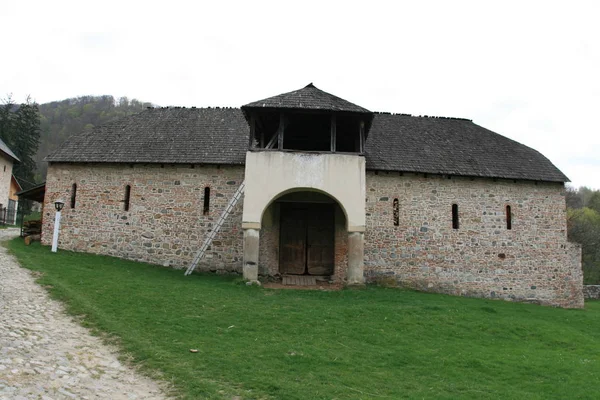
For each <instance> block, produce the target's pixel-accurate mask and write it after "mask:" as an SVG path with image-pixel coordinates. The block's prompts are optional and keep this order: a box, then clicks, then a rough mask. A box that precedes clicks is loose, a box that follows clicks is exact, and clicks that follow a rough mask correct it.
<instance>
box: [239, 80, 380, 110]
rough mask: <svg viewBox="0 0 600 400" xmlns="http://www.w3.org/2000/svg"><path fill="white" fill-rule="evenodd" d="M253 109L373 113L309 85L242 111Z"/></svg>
mask: <svg viewBox="0 0 600 400" xmlns="http://www.w3.org/2000/svg"><path fill="white" fill-rule="evenodd" d="M252 108H272V109H277V108H283V109H294V110H313V111H337V112H351V113H371V111H369V110H367V109H366V108H363V107H361V106H357V105H356V104H353V103H350V102H349V101H348V100H344V99H342V98H340V97H337V96H334V95H332V94H331V93H327V92H324V91H323V90H321V89H319V88H317V87H315V86H314V85H313V84H312V83H309V84H308V85H306V86H305V87H303V88H302V89H299V90H294V91H292V92H287V93H283V94H280V95H277V96H273V97H269V98H267V99H263V100H258V101H253V102H252V103H249V104H246V105H245V106H242V110H246V109H252Z"/></svg>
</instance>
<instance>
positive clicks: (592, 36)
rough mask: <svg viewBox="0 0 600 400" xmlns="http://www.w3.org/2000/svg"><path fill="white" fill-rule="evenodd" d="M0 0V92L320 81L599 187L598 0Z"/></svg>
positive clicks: (52, 95)
mask: <svg viewBox="0 0 600 400" xmlns="http://www.w3.org/2000/svg"><path fill="white" fill-rule="evenodd" d="M293 4H294V5H292V3H291V2H285V1H273V2H265V1H256V0H254V1H243V2H228V1H207V2H204V1H194V2H192V1H189V2H183V1H175V0H170V1H157V2H154V1H148V0H147V1H140V2H137V1H126V0H120V1H100V2H84V1H60V0H55V1H47V0H45V1H32V0H29V1H10V0H2V1H1V2H0V27H2V31H3V35H2V37H3V40H2V61H1V62H0V96H2V97H5V95H6V94H9V93H12V94H13V98H14V99H15V100H17V101H23V100H24V99H25V97H26V96H27V95H31V96H32V98H33V99H35V100H36V101H37V102H38V103H45V102H49V101H53V100H62V99H65V98H68V97H76V96H81V95H102V94H110V95H113V96H115V97H120V96H127V97H129V98H137V99H139V100H143V101H150V102H152V103H155V104H158V105H161V106H166V105H180V106H197V107H202V106H234V107H239V106H241V105H243V104H245V103H248V102H250V101H253V100H258V99H262V98H265V97H269V96H272V95H276V94H279V93H283V92H287V91H291V90H295V89H299V88H301V87H303V86H305V85H307V84H308V83H310V82H313V83H314V84H315V85H316V86H317V87H318V88H320V89H323V90H325V91H327V92H330V93H333V94H335V95H337V96H340V97H342V98H345V99H347V100H349V101H351V102H354V103H357V104H359V105H361V106H363V107H365V108H368V109H370V110H373V111H389V112H395V113H408V114H414V115H437V116H447V117H464V118H469V119H472V120H473V121H474V122H475V123H477V124H479V125H482V126H484V127H486V128H488V129H491V130H493V131H495V132H498V133H500V134H502V135H505V136H508V137H510V138H512V139H514V140H517V141H519V142H521V143H524V144H526V145H528V146H530V147H533V148H535V149H536V150H538V151H540V152H541V153H543V154H544V155H545V156H546V157H548V158H549V159H550V160H551V161H552V162H553V163H554V164H555V165H556V166H558V167H559V168H560V169H561V170H562V171H563V172H564V173H565V174H566V175H567V176H568V177H569V178H570V179H571V180H572V181H573V184H574V185H575V186H581V185H586V186H590V187H593V188H596V189H600V128H599V123H598V117H600V77H599V75H600V43H599V41H600V22H599V17H600V1H574V0H571V1H562V2H553V1H539V2H538V1H526V0H521V1H507V0H502V1H494V2H492V1H472V2H471V1H456V0H453V1H415V0H412V1H390V2H378V1H372V0H370V1H360V2H352V1H339V2H338V1H336V2H334V1H331V2H330V1H326V0H320V1H314V2H313V1H302V2H294V3H293Z"/></svg>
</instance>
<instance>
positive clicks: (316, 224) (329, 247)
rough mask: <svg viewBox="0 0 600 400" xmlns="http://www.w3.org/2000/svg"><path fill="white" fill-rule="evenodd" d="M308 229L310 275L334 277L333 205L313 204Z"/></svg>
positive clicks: (308, 217)
mask: <svg viewBox="0 0 600 400" xmlns="http://www.w3.org/2000/svg"><path fill="white" fill-rule="evenodd" d="M306 229H307V234H306V246H307V256H306V266H307V272H308V274H309V275H332V274H333V266H334V261H333V260H334V235H335V232H334V206H333V204H311V205H310V209H309V211H308V213H307V226H306Z"/></svg>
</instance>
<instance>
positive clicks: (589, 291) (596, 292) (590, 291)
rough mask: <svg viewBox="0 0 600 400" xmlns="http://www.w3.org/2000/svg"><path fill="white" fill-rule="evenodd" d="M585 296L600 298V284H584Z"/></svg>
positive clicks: (593, 298)
mask: <svg viewBox="0 0 600 400" xmlns="http://www.w3.org/2000/svg"><path fill="white" fill-rule="evenodd" d="M583 297H585V298H586V299H591V300H600V285H583Z"/></svg>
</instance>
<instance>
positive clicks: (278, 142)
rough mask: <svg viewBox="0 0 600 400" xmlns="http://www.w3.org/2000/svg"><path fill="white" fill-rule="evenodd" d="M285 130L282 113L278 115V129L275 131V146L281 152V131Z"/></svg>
mask: <svg viewBox="0 0 600 400" xmlns="http://www.w3.org/2000/svg"><path fill="white" fill-rule="evenodd" d="M284 130H285V127H284V119H283V113H280V114H279V128H278V129H277V146H278V148H279V150H283V133H284V132H283V131H284Z"/></svg>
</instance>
